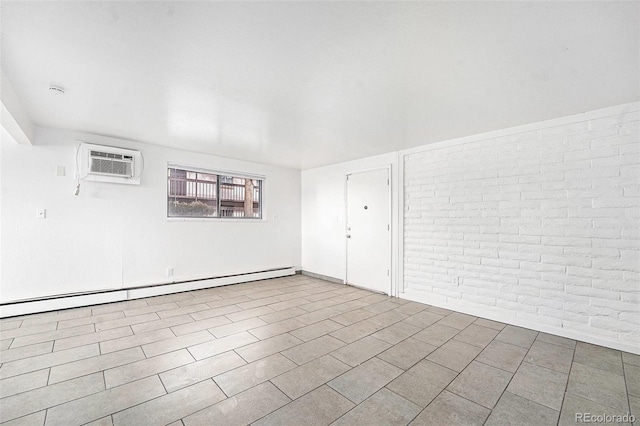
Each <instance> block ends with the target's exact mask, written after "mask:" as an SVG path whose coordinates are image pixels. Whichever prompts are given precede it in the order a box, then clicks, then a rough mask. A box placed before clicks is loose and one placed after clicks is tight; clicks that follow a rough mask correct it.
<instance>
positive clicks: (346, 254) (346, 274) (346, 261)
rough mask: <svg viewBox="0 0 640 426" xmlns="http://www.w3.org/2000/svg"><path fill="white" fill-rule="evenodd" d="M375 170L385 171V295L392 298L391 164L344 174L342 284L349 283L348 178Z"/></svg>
mask: <svg viewBox="0 0 640 426" xmlns="http://www.w3.org/2000/svg"><path fill="white" fill-rule="evenodd" d="M376 170H386V171H387V182H388V183H387V214H388V218H389V224H388V225H389V243H388V245H389V258H388V265H389V276H388V283H387V291H386V292H385V294H386V295H387V296H393V275H394V271H393V223H392V221H393V214H392V213H393V199H392V193H391V185H392V184H393V182H392V179H391V164H387V165H384V166H376V167H370V168H366V169H358V170H354V171H350V172H347V173H345V174H344V218H345V221H344V283H345V285H347V284H348V283H349V241H347V240H348V239H347V233H348V229H347V228H348V227H349V204H348V203H349V198H348V191H347V185H348V184H349V183H348V182H349V176H350V175H353V174H356V173H365V172H373V171H376ZM365 290H370V289H365ZM370 291H375V290H370Z"/></svg>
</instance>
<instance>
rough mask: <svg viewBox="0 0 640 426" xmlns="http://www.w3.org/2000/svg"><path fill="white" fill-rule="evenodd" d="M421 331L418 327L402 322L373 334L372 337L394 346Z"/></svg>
mask: <svg viewBox="0 0 640 426" xmlns="http://www.w3.org/2000/svg"><path fill="white" fill-rule="evenodd" d="M421 330H422V329H421V328H420V327H415V326H413V325H409V324H407V323H404V322H398V323H395V324H393V325H390V326H389V327H387V328H383V329H382V330H380V331H377V332H375V333H373V334H372V336H373V337H375V338H376V339H379V340H383V341H385V342H387V343H389V344H391V345H395V344H398V343H400V342H401V341H403V340H405V339H407V338H409V337H411V336H413V335H414V334H416V333H417V332H419V331H421Z"/></svg>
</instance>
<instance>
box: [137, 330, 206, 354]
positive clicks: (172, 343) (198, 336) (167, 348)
mask: <svg viewBox="0 0 640 426" xmlns="http://www.w3.org/2000/svg"><path fill="white" fill-rule="evenodd" d="M214 339H215V337H213V336H212V335H211V333H209V332H208V331H207V330H202V331H196V332H195V333H190V334H184V335H181V336H178V337H172V338H170V339H165V340H162V341H160V342H153V343H147V344H146V345H143V346H142V350H143V351H144V354H145V355H146V356H147V358H151V357H154V356H157V355H162V354H166V353H169V352H173V351H177V350H180V349H185V348H187V347H189V346H194V345H197V344H200V343H204V342H209V341H211V340H214Z"/></svg>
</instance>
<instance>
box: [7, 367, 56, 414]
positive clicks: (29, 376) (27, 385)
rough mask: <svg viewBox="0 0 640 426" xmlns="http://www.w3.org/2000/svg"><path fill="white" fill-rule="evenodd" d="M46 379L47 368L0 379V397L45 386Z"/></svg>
mask: <svg viewBox="0 0 640 426" xmlns="http://www.w3.org/2000/svg"><path fill="white" fill-rule="evenodd" d="M48 379H49V369H48V368H45V369H44V370H38V371H32V372H31V373H26V374H21V375H19V376H14V377H9V378H8V379H2V380H0V399H1V398H6V397H8V396H11V395H16V394H19V393H22V392H26V391H29V390H32V389H37V388H41V387H43V386H47V381H48ZM0 406H1V403H0Z"/></svg>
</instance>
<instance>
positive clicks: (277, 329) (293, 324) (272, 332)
mask: <svg viewBox="0 0 640 426" xmlns="http://www.w3.org/2000/svg"><path fill="white" fill-rule="evenodd" d="M305 325H306V324H305V323H303V322H301V321H298V319H296V318H289V319H286V320H284V321H278V322H274V323H271V324H267V325H263V326H262V327H256V328H252V329H251V330H249V333H251V334H253V335H254V336H256V337H257V338H258V339H260V340H264V339H268V338H269V337H273V336H277V335H278V334H283V333H287V332H289V331H292V330H295V329H298V328H301V327H304V326H305Z"/></svg>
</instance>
